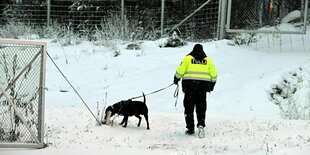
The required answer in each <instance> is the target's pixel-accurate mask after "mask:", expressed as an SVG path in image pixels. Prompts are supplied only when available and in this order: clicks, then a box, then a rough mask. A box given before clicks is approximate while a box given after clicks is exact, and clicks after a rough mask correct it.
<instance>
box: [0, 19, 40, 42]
mask: <svg viewBox="0 0 310 155" xmlns="http://www.w3.org/2000/svg"><path fill="white" fill-rule="evenodd" d="M41 33H42V30H41V29H40V28H36V27H35V26H33V25H31V24H27V23H23V22H14V21H9V22H7V24H5V25H2V26H0V37H1V38H11V39H20V38H24V39H31V38H32V36H33V35H36V36H38V35H39V34H41ZM33 39H38V38H33Z"/></svg>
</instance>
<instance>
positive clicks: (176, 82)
mask: <svg viewBox="0 0 310 155" xmlns="http://www.w3.org/2000/svg"><path fill="white" fill-rule="evenodd" d="M179 81H180V79H178V78H176V77H174V79H173V83H174V84H175V85H177V84H178V82H179Z"/></svg>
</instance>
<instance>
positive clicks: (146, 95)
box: [130, 83, 174, 99]
mask: <svg viewBox="0 0 310 155" xmlns="http://www.w3.org/2000/svg"><path fill="white" fill-rule="evenodd" d="M172 85H174V84H173V83H172V84H170V85H169V86H166V87H164V88H161V89H158V90H155V91H153V92H151V93H148V94H145V96H147V95H151V94H155V93H157V92H160V91H162V90H165V89H167V88H169V87H171V86H172ZM140 97H143V95H140V96H137V97H132V98H130V99H137V98H140Z"/></svg>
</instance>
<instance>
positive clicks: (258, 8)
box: [227, 0, 309, 34]
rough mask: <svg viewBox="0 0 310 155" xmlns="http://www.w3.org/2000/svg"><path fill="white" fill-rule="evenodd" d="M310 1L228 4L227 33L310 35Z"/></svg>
mask: <svg viewBox="0 0 310 155" xmlns="http://www.w3.org/2000/svg"><path fill="white" fill-rule="evenodd" d="M308 5H309V3H308V0H251V1H248V0H228V15H227V19H228V20H227V32H237V33H240V32H249V33H287V34H303V33H306V26H307V14H308V13H307V12H308V7H309V6H308Z"/></svg>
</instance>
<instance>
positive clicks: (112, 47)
mask: <svg viewBox="0 0 310 155" xmlns="http://www.w3.org/2000/svg"><path fill="white" fill-rule="evenodd" d="M125 23H128V22H126V20H125ZM123 26H124V25H123V21H122V18H121V15H120V14H115V13H110V16H107V17H104V19H103V22H102V23H101V24H100V26H96V29H95V33H94V35H93V39H94V41H95V44H97V45H103V46H104V47H106V48H107V49H108V50H109V51H111V52H112V55H113V56H114V57H117V56H119V55H120V54H121V53H120V50H119V48H118V46H119V44H120V43H121V40H122V39H123V37H124V35H123V34H122V29H123ZM125 27H126V26H125Z"/></svg>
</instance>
